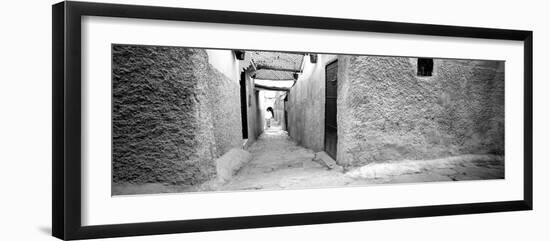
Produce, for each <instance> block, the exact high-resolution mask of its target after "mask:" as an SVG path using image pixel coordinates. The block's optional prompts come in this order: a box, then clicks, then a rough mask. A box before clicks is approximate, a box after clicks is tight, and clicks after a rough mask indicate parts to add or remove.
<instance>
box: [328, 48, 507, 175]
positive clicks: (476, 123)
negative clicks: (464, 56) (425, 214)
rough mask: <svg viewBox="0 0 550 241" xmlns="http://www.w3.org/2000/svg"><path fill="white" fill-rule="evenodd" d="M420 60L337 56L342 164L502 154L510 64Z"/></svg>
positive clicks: (339, 139)
mask: <svg viewBox="0 0 550 241" xmlns="http://www.w3.org/2000/svg"><path fill="white" fill-rule="evenodd" d="M416 60H417V59H416V58H400V57H375V56H339V58H338V65H339V66H338V68H339V72H338V155H337V161H338V163H340V164H341V165H344V166H345V167H350V166H360V165H364V164H367V163H371V162H382V161H388V160H403V159H428V158H437V157H444V156H452V155H459V154H482V153H493V154H501V155H502V154H504V62H499V61H473V60H443V59H434V73H433V76H431V77H418V76H417V75H416Z"/></svg>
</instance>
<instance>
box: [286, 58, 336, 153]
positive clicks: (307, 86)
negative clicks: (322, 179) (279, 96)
mask: <svg viewBox="0 0 550 241" xmlns="http://www.w3.org/2000/svg"><path fill="white" fill-rule="evenodd" d="M335 59H336V56H335V55H325V54H319V55H318V59H317V63H316V64H312V63H310V62H309V59H308V58H306V59H305V61H306V63H305V66H304V71H303V74H302V75H301V76H300V77H299V78H298V81H296V84H295V85H294V86H293V87H292V89H291V90H290V92H289V94H288V101H287V104H286V107H285V108H286V110H287V114H288V116H287V118H288V132H289V135H290V137H292V138H293V139H294V140H295V141H296V142H297V143H298V144H300V145H302V146H304V147H307V148H310V149H312V150H314V151H322V150H323V149H324V140H325V66H326V65H327V64H328V63H330V62H332V61H334V60H335Z"/></svg>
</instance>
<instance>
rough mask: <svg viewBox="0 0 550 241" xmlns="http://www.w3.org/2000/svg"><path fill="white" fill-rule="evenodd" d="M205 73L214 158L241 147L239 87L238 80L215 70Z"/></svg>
mask: <svg viewBox="0 0 550 241" xmlns="http://www.w3.org/2000/svg"><path fill="white" fill-rule="evenodd" d="M204 58H207V57H206V55H204ZM205 60H206V59H205ZM206 73H208V75H209V76H208V81H206V82H207V84H208V85H207V95H208V97H209V100H210V101H209V104H210V113H211V115H212V121H213V125H214V137H215V141H216V142H215V143H216V157H219V156H221V155H223V154H225V153H226V152H227V151H229V149H231V148H233V147H239V146H241V145H242V141H243V136H242V123H241V104H240V103H241V97H240V85H239V81H238V79H229V78H228V77H226V76H225V75H224V74H222V73H221V72H220V71H218V70H217V69H215V68H211V67H210V68H208V69H207V71H206Z"/></svg>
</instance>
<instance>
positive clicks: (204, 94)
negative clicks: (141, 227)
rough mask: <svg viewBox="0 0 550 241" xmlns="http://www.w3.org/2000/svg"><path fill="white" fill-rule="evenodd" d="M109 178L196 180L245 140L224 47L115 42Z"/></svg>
mask: <svg viewBox="0 0 550 241" xmlns="http://www.w3.org/2000/svg"><path fill="white" fill-rule="evenodd" d="M112 71H113V72H112V91H113V104H112V107H113V110H112V131H113V140H112V150H113V153H112V168H113V169H112V171H113V173H112V175H113V183H136V184H142V183H169V184H187V185H194V184H198V183H201V182H204V181H206V180H208V179H211V178H213V177H214V176H215V163H214V160H215V158H217V157H219V156H221V155H223V154H224V153H225V152H227V151H228V150H229V149H231V148H233V147H239V146H240V145H241V142H242V132H241V128H242V126H241V116H240V104H239V103H240V97H239V88H240V87H239V77H238V63H237V60H235V58H234V56H233V53H232V52H231V51H229V50H203V49H193V48H180V47H159V46H134V45H113V47H112Z"/></svg>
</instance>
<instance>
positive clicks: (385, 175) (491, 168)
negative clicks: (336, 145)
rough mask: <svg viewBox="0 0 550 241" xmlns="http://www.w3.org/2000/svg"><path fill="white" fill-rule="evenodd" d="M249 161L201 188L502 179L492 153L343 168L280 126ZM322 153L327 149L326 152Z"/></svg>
mask: <svg viewBox="0 0 550 241" xmlns="http://www.w3.org/2000/svg"><path fill="white" fill-rule="evenodd" d="M248 151H249V152H250V154H251V159H252V160H251V161H250V162H249V163H247V164H245V165H244V167H243V168H242V169H241V170H239V171H238V172H237V173H236V174H235V176H234V177H233V179H232V180H230V181H229V182H227V183H225V184H219V183H218V184H212V183H210V184H209V185H208V186H207V187H206V186H205V187H206V188H203V189H202V191H230V190H261V189H266V190H277V189H297V188H325V187H342V186H355V185H369V184H381V183H418V182H434V181H458V180H483V179H502V178H504V159H503V157H501V156H495V155H462V156H455V157H448V158H441V159H433V160H404V161H403V160H402V161H390V162H385V163H375V164H369V165H366V166H363V167H360V168H356V169H353V170H351V171H349V172H347V173H343V171H342V169H341V168H335V167H334V166H331V165H333V164H332V163H329V164H327V163H324V162H321V161H320V159H322V158H317V156H323V154H324V153H314V152H313V151H312V150H309V149H306V148H303V147H301V146H299V145H297V144H296V143H295V142H294V141H292V140H291V139H290V137H289V136H288V135H287V133H286V132H285V131H283V130H281V129H280V128H278V127H272V128H270V129H268V130H266V131H265V132H264V133H263V134H262V135H261V136H260V138H259V139H258V140H257V141H256V142H255V143H254V144H253V145H252V146H251V147H250V148H249V149H248ZM325 155H326V154H325Z"/></svg>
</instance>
